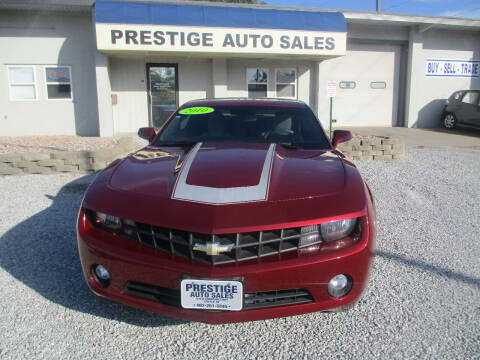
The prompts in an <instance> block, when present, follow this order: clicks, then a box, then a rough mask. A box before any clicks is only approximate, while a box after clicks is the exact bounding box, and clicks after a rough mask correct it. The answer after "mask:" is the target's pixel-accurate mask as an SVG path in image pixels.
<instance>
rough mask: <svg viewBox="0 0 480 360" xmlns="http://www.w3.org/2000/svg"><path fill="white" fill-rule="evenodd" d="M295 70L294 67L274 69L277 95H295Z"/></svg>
mask: <svg viewBox="0 0 480 360" xmlns="http://www.w3.org/2000/svg"><path fill="white" fill-rule="evenodd" d="M296 83H297V71H296V70H295V69H277V70H276V90H277V97H286V98H296V97H297V89H296V87H297V86H296Z"/></svg>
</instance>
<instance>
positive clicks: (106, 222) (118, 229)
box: [87, 210, 136, 237]
mask: <svg viewBox="0 0 480 360" xmlns="http://www.w3.org/2000/svg"><path fill="white" fill-rule="evenodd" d="M87 217H88V218H89V219H90V222H93V224H94V225H96V226H97V227H100V228H101V229H103V230H107V231H112V232H114V233H117V234H125V235H128V236H133V237H135V231H136V230H135V229H136V224H135V221H132V220H127V219H121V218H119V217H116V216H113V215H108V214H104V213H101V212H93V211H89V210H87Z"/></svg>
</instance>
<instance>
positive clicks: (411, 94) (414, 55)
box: [405, 26, 423, 127]
mask: <svg viewBox="0 0 480 360" xmlns="http://www.w3.org/2000/svg"><path fill="white" fill-rule="evenodd" d="M422 37H423V36H422V33H420V32H419V31H418V29H417V28H416V27H414V26H412V27H411V28H410V36H409V44H408V62H407V83H406V96H405V116H406V125H407V127H415V123H416V122H417V121H418V109H419V107H418V105H417V104H416V102H417V101H418V99H417V98H416V96H417V95H415V91H412V89H417V91H418V86H419V84H418V82H419V79H421V77H422V76H423V73H420V72H419V69H422V70H423V68H422V67H421V66H420V67H419V66H418V65H417V62H422V57H421V52H422V47H423V38H422Z"/></svg>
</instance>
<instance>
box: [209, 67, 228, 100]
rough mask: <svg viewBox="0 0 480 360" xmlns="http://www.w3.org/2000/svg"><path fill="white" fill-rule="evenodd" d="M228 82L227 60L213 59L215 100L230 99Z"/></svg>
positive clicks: (213, 92)
mask: <svg viewBox="0 0 480 360" xmlns="http://www.w3.org/2000/svg"><path fill="white" fill-rule="evenodd" d="M227 82H228V76H227V59H225V58H215V59H212V86H213V91H212V96H213V97H214V98H224V97H228V88H227Z"/></svg>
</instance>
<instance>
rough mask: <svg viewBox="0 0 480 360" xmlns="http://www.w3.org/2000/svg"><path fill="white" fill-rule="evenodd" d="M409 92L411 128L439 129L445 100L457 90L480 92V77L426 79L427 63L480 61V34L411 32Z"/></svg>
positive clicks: (409, 120) (443, 31)
mask: <svg viewBox="0 0 480 360" xmlns="http://www.w3.org/2000/svg"><path fill="white" fill-rule="evenodd" d="M411 39H412V45H411V47H410V56H411V57H412V60H411V73H410V91H409V94H408V96H407V103H408V102H409V104H408V112H407V115H408V126H409V127H419V128H431V127H436V126H439V124H440V117H441V112H442V109H443V106H444V104H445V100H446V99H447V98H448V97H449V96H450V95H451V94H452V93H453V92H454V91H456V90H462V89H480V77H477V78H464V77H428V76H425V62H426V60H427V59H446V60H455V59H456V60H472V59H474V60H480V32H467V31H450V30H439V29H435V28H431V29H430V30H427V31H425V32H424V33H420V32H418V31H416V30H412V33H411Z"/></svg>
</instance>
